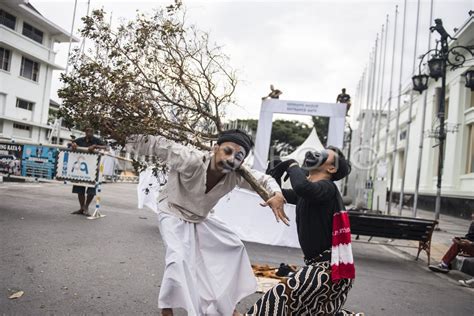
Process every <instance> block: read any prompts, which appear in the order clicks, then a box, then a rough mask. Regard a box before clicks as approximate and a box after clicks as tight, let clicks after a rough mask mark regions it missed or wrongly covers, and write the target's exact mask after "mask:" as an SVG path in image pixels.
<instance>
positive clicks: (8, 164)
mask: <svg viewBox="0 0 474 316" xmlns="http://www.w3.org/2000/svg"><path fill="white" fill-rule="evenodd" d="M22 151H23V146H22V145H16V144H8V143H0V173H6V174H11V175H15V176H19V175H21V155H22Z"/></svg>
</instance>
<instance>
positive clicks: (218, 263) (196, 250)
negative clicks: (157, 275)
mask: <svg viewBox="0 0 474 316" xmlns="http://www.w3.org/2000/svg"><path fill="white" fill-rule="evenodd" d="M158 221H159V228H160V232H161V236H162V238H163V241H164V244H165V247H166V268H165V272H164V275H163V281H162V283H161V289H160V295H159V298H158V306H159V307H160V308H184V309H185V310H186V311H187V313H188V315H189V316H203V315H206V316H230V315H232V312H233V310H234V308H235V306H236V305H237V303H238V302H239V301H240V300H241V299H242V298H244V297H246V296H248V295H250V294H252V293H255V290H256V288H257V283H256V280H255V277H254V275H253V272H252V268H251V266H250V261H249V258H248V256H247V252H246V251H245V247H244V245H243V244H242V241H240V239H239V238H238V237H237V235H235V234H234V233H233V232H232V230H230V229H229V228H228V227H227V226H226V225H225V223H224V222H222V221H221V220H219V219H218V218H217V217H216V216H214V215H212V214H211V215H209V216H208V217H207V218H206V219H205V220H203V221H202V222H200V223H190V222H187V221H184V220H182V219H180V218H178V217H176V216H174V215H172V214H167V213H164V212H159V213H158Z"/></svg>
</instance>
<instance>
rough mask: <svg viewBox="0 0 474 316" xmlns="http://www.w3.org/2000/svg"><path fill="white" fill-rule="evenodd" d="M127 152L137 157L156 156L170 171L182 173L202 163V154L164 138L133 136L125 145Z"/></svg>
mask: <svg viewBox="0 0 474 316" xmlns="http://www.w3.org/2000/svg"><path fill="white" fill-rule="evenodd" d="M125 148H126V150H127V151H130V152H133V153H134V154H137V155H148V156H156V157H158V159H160V160H161V161H163V162H165V163H166V164H167V166H168V167H169V168H170V169H173V170H176V171H178V172H180V173H186V172H187V171H190V170H193V169H194V168H193V167H194V166H195V165H196V164H197V163H199V161H202V153H200V152H199V151H197V150H193V149H191V148H189V147H186V146H184V145H181V144H179V143H176V142H174V141H170V140H168V139H166V138H164V137H163V136H142V135H139V136H133V137H131V138H130V139H128V140H127V145H125Z"/></svg>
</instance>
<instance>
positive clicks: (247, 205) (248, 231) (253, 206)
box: [214, 188, 300, 248]
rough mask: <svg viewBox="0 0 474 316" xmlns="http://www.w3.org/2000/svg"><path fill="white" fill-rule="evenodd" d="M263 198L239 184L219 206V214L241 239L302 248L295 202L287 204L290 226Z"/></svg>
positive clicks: (217, 207) (217, 210) (217, 214)
mask: <svg viewBox="0 0 474 316" xmlns="http://www.w3.org/2000/svg"><path fill="white" fill-rule="evenodd" d="M261 200H262V199H261V198H260V197H259V196H258V195H257V194H256V193H254V192H251V191H248V190H245V189H240V188H235V189H234V190H233V191H232V192H230V193H229V194H228V195H226V196H225V197H224V198H222V199H221V200H220V201H219V203H217V205H216V206H215V208H214V210H215V214H216V216H218V217H219V219H221V220H222V221H223V222H224V223H226V224H227V226H229V227H230V228H231V229H232V231H234V232H235V233H236V234H237V236H239V238H240V239H241V240H245V241H250V242H257V243H260V244H266V245H273V246H284V247H293V248H300V243H299V241H298V233H297V232H296V211H295V205H293V204H289V203H287V204H285V213H286V215H287V216H288V218H289V219H290V226H286V225H283V224H282V223H281V222H280V223H277V222H276V220H275V215H273V212H271V211H270V210H269V208H268V207H262V206H260V204H259V203H260V202H261Z"/></svg>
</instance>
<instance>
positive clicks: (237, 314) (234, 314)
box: [232, 309, 242, 316]
mask: <svg viewBox="0 0 474 316" xmlns="http://www.w3.org/2000/svg"><path fill="white" fill-rule="evenodd" d="M232 316H242V314H241V313H239V312H238V311H237V310H236V309H234V313H233V314H232Z"/></svg>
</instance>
